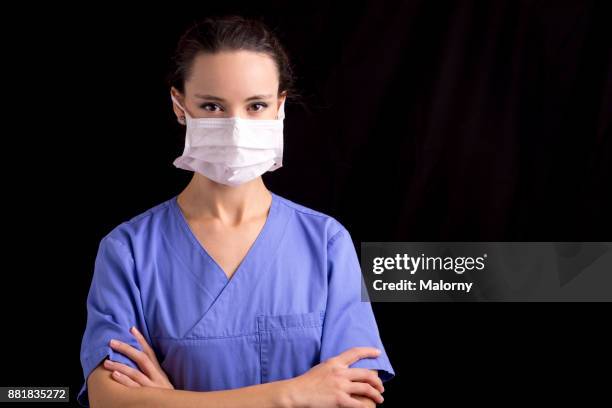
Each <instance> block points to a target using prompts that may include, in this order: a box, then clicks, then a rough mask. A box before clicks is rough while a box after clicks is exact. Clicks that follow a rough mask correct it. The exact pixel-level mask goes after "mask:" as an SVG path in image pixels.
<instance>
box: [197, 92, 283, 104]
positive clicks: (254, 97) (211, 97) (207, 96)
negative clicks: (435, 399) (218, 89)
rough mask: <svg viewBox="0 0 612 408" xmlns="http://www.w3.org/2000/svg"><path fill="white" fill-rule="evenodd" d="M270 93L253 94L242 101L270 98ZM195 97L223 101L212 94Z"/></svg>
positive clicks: (223, 100)
mask: <svg viewBox="0 0 612 408" xmlns="http://www.w3.org/2000/svg"><path fill="white" fill-rule="evenodd" d="M272 96H274V95H272V94H269V95H253V96H249V97H248V98H246V99H245V100H244V101H245V102H248V101H252V100H254V99H267V98H271V97H272ZM195 97H196V98H201V99H210V100H213V101H219V102H225V99H223V98H220V97H218V96H214V95H200V94H195Z"/></svg>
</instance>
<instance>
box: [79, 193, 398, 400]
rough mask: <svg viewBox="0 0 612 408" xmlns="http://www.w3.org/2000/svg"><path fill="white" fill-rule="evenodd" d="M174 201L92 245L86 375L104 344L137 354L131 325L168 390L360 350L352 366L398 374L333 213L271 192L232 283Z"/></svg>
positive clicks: (224, 383)
mask: <svg viewBox="0 0 612 408" xmlns="http://www.w3.org/2000/svg"><path fill="white" fill-rule="evenodd" d="M176 198H177V196H174V197H172V198H171V199H169V200H167V201H165V202H163V203H161V204H159V205H157V206H155V207H153V208H151V209H149V210H147V211H145V212H144V213H142V214H140V215H137V216H136V217H134V218H132V219H131V220H129V221H126V222H123V223H122V224H120V225H118V226H117V227H115V228H114V229H113V230H112V231H111V232H110V233H108V234H107V235H106V236H105V237H104V238H103V239H102V240H101V242H100V245H99V248H98V254H97V256H96V261H95V268H94V274H93V278H92V282H91V287H90V289H89V294H88V296H87V325H86V328H85V333H84V335H83V339H82V343H81V354H80V356H81V365H82V367H83V376H84V379H85V380H84V382H83V385H82V388H81V390H80V391H79V393H78V396H77V400H78V402H79V403H80V404H81V405H82V406H88V397H87V381H86V379H87V377H88V376H89V374H90V373H91V371H92V370H93V369H94V368H95V367H96V366H97V365H98V364H99V363H100V362H101V361H102V360H104V358H105V357H106V356H107V355H108V356H109V358H110V359H111V360H113V361H118V362H121V363H124V364H127V365H130V366H132V367H134V368H138V366H137V365H136V363H134V362H133V361H132V360H131V359H129V358H128V357H126V356H124V355H122V354H120V353H118V352H115V351H114V350H113V349H111V348H110V346H109V345H108V343H109V340H110V339H111V338H114V339H118V340H121V341H123V342H126V343H128V344H131V345H132V346H134V347H136V348H137V349H139V350H142V348H141V347H140V345H139V344H138V342H137V341H136V339H135V338H134V337H133V336H132V334H131V333H130V332H129V329H130V327H131V326H133V325H134V326H136V327H137V328H138V329H139V330H140V331H141V332H142V333H143V335H144V336H145V338H146V340H147V342H148V343H149V344H150V345H151V346H152V347H153V349H154V350H155V352H156V355H157V357H158V360H159V362H160V364H161V366H162V368H163V369H164V371H165V372H166V374H167V375H168V378H169V379H170V381H171V382H172V384H173V385H174V387H175V388H176V389H183V390H192V391H215V390H225V389H233V388H238V387H245V386H249V385H254V384H261V383H266V382H270V381H277V380H282V379H288V378H292V377H296V376H298V375H300V374H303V373H305V372H306V371H308V370H309V369H310V368H311V367H313V366H315V365H316V364H318V363H319V362H321V361H325V360H326V359H328V358H330V357H333V356H335V355H338V354H340V353H342V352H343V351H345V350H347V349H349V348H351V347H356V346H370V347H377V348H379V349H381V350H382V353H381V354H380V355H379V356H378V357H376V358H366V359H361V360H358V361H357V362H355V363H353V364H352V365H351V366H350V367H363V368H373V369H378V370H380V371H379V376H380V378H381V379H382V381H388V380H390V379H391V378H393V377H394V376H395V372H394V369H393V367H392V366H391V363H390V361H389V358H388V356H387V353H386V351H385V349H384V346H383V344H382V342H381V339H380V335H379V331H378V327H377V325H376V319H375V317H374V314H373V312H372V306H371V304H370V303H369V302H362V301H361V289H362V286H361V285H362V279H363V278H362V275H361V270H360V266H359V261H358V259H357V254H356V252H355V247H354V245H353V242H352V239H351V236H350V235H349V232H348V231H347V230H346V228H344V226H343V225H342V224H340V222H338V221H337V220H336V219H334V218H333V217H331V216H329V215H326V214H323V213H321V212H318V211H315V210H312V209H310V208H307V207H304V206H302V205H299V204H297V203H295V202H293V201H290V200H288V199H286V198H283V197H281V196H279V195H277V194H275V193H272V205H271V207H270V211H269V214H268V217H267V219H266V222H265V224H264V226H263V229H262V230H261V232H260V233H259V235H258V237H257V239H256V240H255V242H254V243H253V245H252V246H251V248H250V249H249V251H248V253H247V255H246V257H245V258H244V259H243V260H242V263H241V264H240V266H239V267H238V269H237V270H236V271H235V272H234V274H233V275H232V276H231V278H230V279H228V278H227V276H226V275H225V273H224V272H223V270H222V269H221V268H220V267H219V265H218V264H217V263H216V262H215V261H214V259H213V258H212V257H211V256H210V255H209V254H208V253H207V252H206V250H205V249H204V248H203V247H202V245H201V244H200V243H199V241H198V240H197V238H196V237H195V235H194V234H193V232H192V231H191V229H190V227H189V224H188V223H187V221H186V219H185V217H184V215H183V213H182V211H181V209H180V207H179V206H178V204H177V201H176Z"/></svg>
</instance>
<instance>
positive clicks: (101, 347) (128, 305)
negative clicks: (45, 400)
mask: <svg viewBox="0 0 612 408" xmlns="http://www.w3.org/2000/svg"><path fill="white" fill-rule="evenodd" d="M132 326H136V327H137V328H138V329H139V330H142V328H143V327H144V318H143V311H142V303H141V301H140V290H139V288H138V285H137V279H136V278H135V268H134V261H133V257H132V253H131V251H130V250H129V248H128V246H127V245H126V244H124V243H122V242H121V241H119V240H117V239H115V238H113V237H111V236H106V237H104V238H103V239H102V241H101V242H100V245H99V247H98V253H97V255H96V260H95V266H94V273H93V277H92V281H91V286H90V288H89V293H88V295H87V323H86V326H85V333H84V334H83V339H82V341H81V366H82V368H83V377H84V382H83V385H82V387H81V390H80V391H79V393H78V395H77V402H78V403H79V404H80V405H81V406H84V407H88V406H89V398H88V395H87V377H88V376H89V374H90V373H91V372H92V371H93V369H94V368H96V366H97V365H98V364H99V363H100V362H101V361H103V360H104V359H105V357H106V356H109V359H110V360H113V361H117V362H120V363H123V364H126V365H129V366H131V367H134V368H137V369H138V365H137V364H136V363H134V362H133V361H132V360H131V359H130V358H128V357H127V356H125V355H123V354H121V353H118V352H115V351H114V350H113V349H112V348H111V347H110V345H109V341H110V340H111V339H117V340H120V341H123V342H125V343H128V344H130V345H132V346H133V347H135V348H137V349H138V350H142V347H140V344H139V343H138V342H137V341H136V339H135V338H134V337H133V336H132V334H131V333H130V331H129V330H130V328H131V327H132ZM142 333H145V332H144V331H142Z"/></svg>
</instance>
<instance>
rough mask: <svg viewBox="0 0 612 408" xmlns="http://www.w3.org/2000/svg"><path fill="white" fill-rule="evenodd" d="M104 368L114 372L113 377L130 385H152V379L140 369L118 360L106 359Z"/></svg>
mask: <svg viewBox="0 0 612 408" xmlns="http://www.w3.org/2000/svg"><path fill="white" fill-rule="evenodd" d="M104 368H106V369H107V370H110V371H112V372H113V378H114V379H115V380H116V381H117V382H119V383H121V384H123V385H127V386H128V387H140V386H150V384H151V380H149V378H148V377H147V376H146V375H144V374H143V373H141V372H140V371H139V370H136V369H135V368H132V367H130V366H128V365H125V364H122V363H117V362H116V361H111V360H108V359H107V360H104Z"/></svg>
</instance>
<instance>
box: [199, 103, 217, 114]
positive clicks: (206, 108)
mask: <svg viewBox="0 0 612 408" xmlns="http://www.w3.org/2000/svg"><path fill="white" fill-rule="evenodd" d="M209 107H212V109H208V108H209ZM215 107H217V108H219V105H217V104H216V103H205V104H203V105H200V108H202V109H204V110H206V111H209V112H216V110H215V109H214V108H215Z"/></svg>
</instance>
